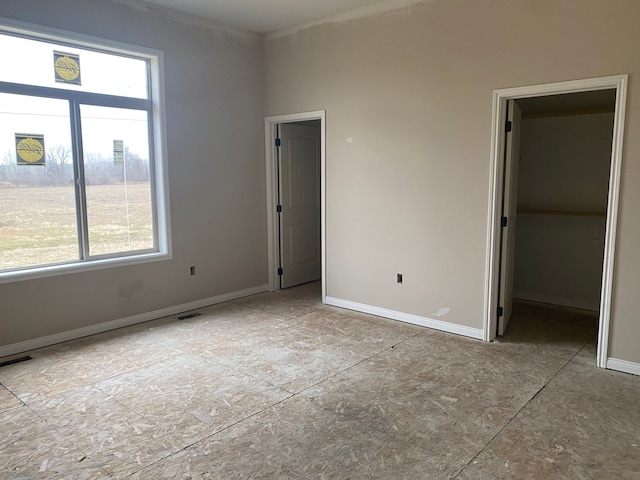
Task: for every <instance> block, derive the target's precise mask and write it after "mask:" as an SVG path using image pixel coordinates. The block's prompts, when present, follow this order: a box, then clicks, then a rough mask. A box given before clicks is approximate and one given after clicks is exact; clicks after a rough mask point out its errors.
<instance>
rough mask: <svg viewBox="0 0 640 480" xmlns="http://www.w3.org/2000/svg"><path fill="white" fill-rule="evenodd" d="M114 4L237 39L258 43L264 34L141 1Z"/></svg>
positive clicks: (132, 0)
mask: <svg viewBox="0 0 640 480" xmlns="http://www.w3.org/2000/svg"><path fill="white" fill-rule="evenodd" d="M111 1H112V2H114V3H120V4H122V5H125V6H127V7H130V8H134V9H136V10H138V11H142V12H144V13H146V14H156V15H159V16H161V17H165V18H169V19H170V20H174V21H177V22H179V23H181V24H183V25H187V26H196V27H202V28H207V29H211V30H214V31H218V32H224V33H228V34H231V35H233V36H235V37H237V38H244V39H247V40H253V41H257V40H259V39H260V38H261V37H262V34H260V33H257V32H253V31H251V30H247V29H245V28H242V27H236V26H234V25H227V24H226V23H222V22H219V21H217V20H212V19H209V18H204V17H199V16H197V15H192V14H190V13H185V12H180V11H178V10H174V9H172V8H167V7H161V6H160V5H154V4H152V3H148V2H145V1H141V0H111Z"/></svg>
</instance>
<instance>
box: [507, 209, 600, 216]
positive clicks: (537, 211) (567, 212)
mask: <svg viewBox="0 0 640 480" xmlns="http://www.w3.org/2000/svg"><path fill="white" fill-rule="evenodd" d="M518 213H530V214H533V215H564V216H570V217H606V216H607V212H584V211H580V210H541V209H537V208H519V209H518Z"/></svg>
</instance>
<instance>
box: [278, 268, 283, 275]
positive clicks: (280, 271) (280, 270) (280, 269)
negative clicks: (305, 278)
mask: <svg viewBox="0 0 640 480" xmlns="http://www.w3.org/2000/svg"><path fill="white" fill-rule="evenodd" d="M278 275H282V267H280V268H278Z"/></svg>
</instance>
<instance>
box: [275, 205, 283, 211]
mask: <svg viewBox="0 0 640 480" xmlns="http://www.w3.org/2000/svg"><path fill="white" fill-rule="evenodd" d="M276 212H277V213H282V205H276Z"/></svg>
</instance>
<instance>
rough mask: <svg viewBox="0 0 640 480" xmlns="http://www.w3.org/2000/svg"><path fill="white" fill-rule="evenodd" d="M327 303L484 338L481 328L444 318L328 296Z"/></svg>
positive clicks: (448, 331)
mask: <svg viewBox="0 0 640 480" xmlns="http://www.w3.org/2000/svg"><path fill="white" fill-rule="evenodd" d="M325 303H326V304H327V305H333V306H334V307H341V308H346V309H348V310H354V311H356V312H362V313H369V314H371V315H377V316H378V317H384V318H390V319H391V320H399V321H401V322H406V323H411V324H413V325H420V326H421V327H427V328H433V329H434V330H440V331H442V332H447V333H454V334H456V335H463V336H465V337H471V338H476V339H478V340H483V338H484V331H483V330H482V329H481V328H471V327H465V326H463V325H456V324H455V323H450V322H443V321H442V320H434V319H432V318H427V317H420V316H418V315H412V314H410V313H403V312H398V311H396V310H388V309H386V308H380V307H374V306H372V305H365V304H363V303H357V302H351V301H349V300H342V299H340V298H333V297H326V302H325Z"/></svg>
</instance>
